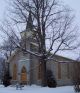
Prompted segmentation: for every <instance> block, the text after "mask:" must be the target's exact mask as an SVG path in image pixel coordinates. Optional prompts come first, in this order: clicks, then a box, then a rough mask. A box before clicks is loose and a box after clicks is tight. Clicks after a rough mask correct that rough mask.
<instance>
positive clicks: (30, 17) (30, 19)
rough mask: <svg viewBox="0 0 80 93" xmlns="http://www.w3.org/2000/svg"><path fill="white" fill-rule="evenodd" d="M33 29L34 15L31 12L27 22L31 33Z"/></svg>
mask: <svg viewBox="0 0 80 93" xmlns="http://www.w3.org/2000/svg"><path fill="white" fill-rule="evenodd" d="M32 28H33V20H32V15H31V10H30V11H29V16H28V21H27V27H26V29H27V30H28V31H29V30H30V31H32Z"/></svg>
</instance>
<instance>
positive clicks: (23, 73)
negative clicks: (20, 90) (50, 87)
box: [21, 66, 27, 84]
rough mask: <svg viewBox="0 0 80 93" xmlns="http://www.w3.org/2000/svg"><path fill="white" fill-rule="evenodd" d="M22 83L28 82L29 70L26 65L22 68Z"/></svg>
mask: <svg viewBox="0 0 80 93" xmlns="http://www.w3.org/2000/svg"><path fill="white" fill-rule="evenodd" d="M21 83H22V84H27V71H26V68H25V67H24V66H23V67H22V70H21Z"/></svg>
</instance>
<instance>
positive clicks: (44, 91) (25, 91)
mask: <svg viewBox="0 0 80 93" xmlns="http://www.w3.org/2000/svg"><path fill="white" fill-rule="evenodd" d="M0 93H75V92H74V89H73V87H72V86H64V87H57V88H48V87H45V88H43V87H40V86H35V85H32V86H25V87H23V88H22V90H20V89H18V90H16V87H11V86H9V87H4V86H2V85H0Z"/></svg>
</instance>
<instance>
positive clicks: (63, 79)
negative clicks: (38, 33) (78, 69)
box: [8, 14, 74, 86]
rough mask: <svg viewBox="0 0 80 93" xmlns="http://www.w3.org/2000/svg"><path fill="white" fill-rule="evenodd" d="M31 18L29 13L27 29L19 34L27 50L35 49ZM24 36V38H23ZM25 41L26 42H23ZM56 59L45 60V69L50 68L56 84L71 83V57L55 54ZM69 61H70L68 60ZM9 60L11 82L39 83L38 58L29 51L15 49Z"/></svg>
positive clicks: (40, 79) (39, 68) (39, 69)
mask: <svg viewBox="0 0 80 93" xmlns="http://www.w3.org/2000/svg"><path fill="white" fill-rule="evenodd" d="M31 22H32V18H31V15H30V14H29V18H28V23H27V31H22V32H21V33H20V34H21V42H22V47H24V48H26V49H27V50H31V51H33V52H34V51H37V46H38V45H37V43H36V42H35V39H33V36H32V31H31V30H32V23H31ZM25 37H26V38H25ZM24 42H26V43H24ZM55 59H57V61H60V62H57V61H55V62H54V61H53V60H50V62H47V69H49V70H51V71H52V73H53V75H54V77H55V79H56V81H57V85H58V86H60V85H71V84H72V81H71V78H72V77H71V76H72V75H71V74H72V70H73V69H72V68H73V63H72V61H74V60H71V59H68V58H65V57H62V56H58V55H56V56H55ZM70 61H71V62H70ZM8 62H9V71H10V75H11V77H12V80H11V83H12V84H16V83H17V82H19V83H22V84H29V85H31V84H36V85H41V81H42V77H41V71H42V70H41V67H40V65H39V61H38V58H37V57H36V56H34V55H31V54H29V53H25V51H22V50H21V49H16V50H15V52H14V53H13V54H12V56H11V57H10V58H9V59H8Z"/></svg>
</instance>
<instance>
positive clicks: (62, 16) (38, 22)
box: [2, 0, 77, 86]
mask: <svg viewBox="0 0 80 93" xmlns="http://www.w3.org/2000/svg"><path fill="white" fill-rule="evenodd" d="M11 5H12V8H11V13H12V15H11V17H10V18H11V19H12V20H13V21H14V23H15V24H18V25H19V24H20V23H22V24H24V25H25V28H26V32H27V31H28V30H31V31H32V32H33V34H34V37H35V39H36V42H37V44H38V51H37V52H36V53H35V52H32V51H30V50H27V49H25V48H23V47H22V46H21V45H20V42H17V43H16V42H15V40H13V43H15V44H16V46H17V47H18V48H21V49H22V51H25V52H26V53H29V54H32V55H35V56H36V57H39V59H40V63H41V66H42V70H43V71H42V84H43V86H45V85H46V83H47V82H46V62H47V61H48V60H50V59H53V60H54V56H55V54H56V53H57V52H58V51H63V50H73V49H76V48H77V43H76V42H75V40H76V27H74V24H73V18H74V17H73V16H72V14H71V10H70V9H68V8H66V7H64V6H63V5H61V4H60V3H58V1H57V0H14V1H11ZM29 14H30V16H31V17H30V19H28V15H29ZM28 23H29V25H28ZM20 26H21V25H20ZM2 30H3V31H5V32H7V31H6V30H5V29H4V28H2ZM12 32H14V31H12ZM7 35H8V36H9V37H10V35H9V34H8V33H7ZM51 51H52V52H53V53H52V54H51Z"/></svg>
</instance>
